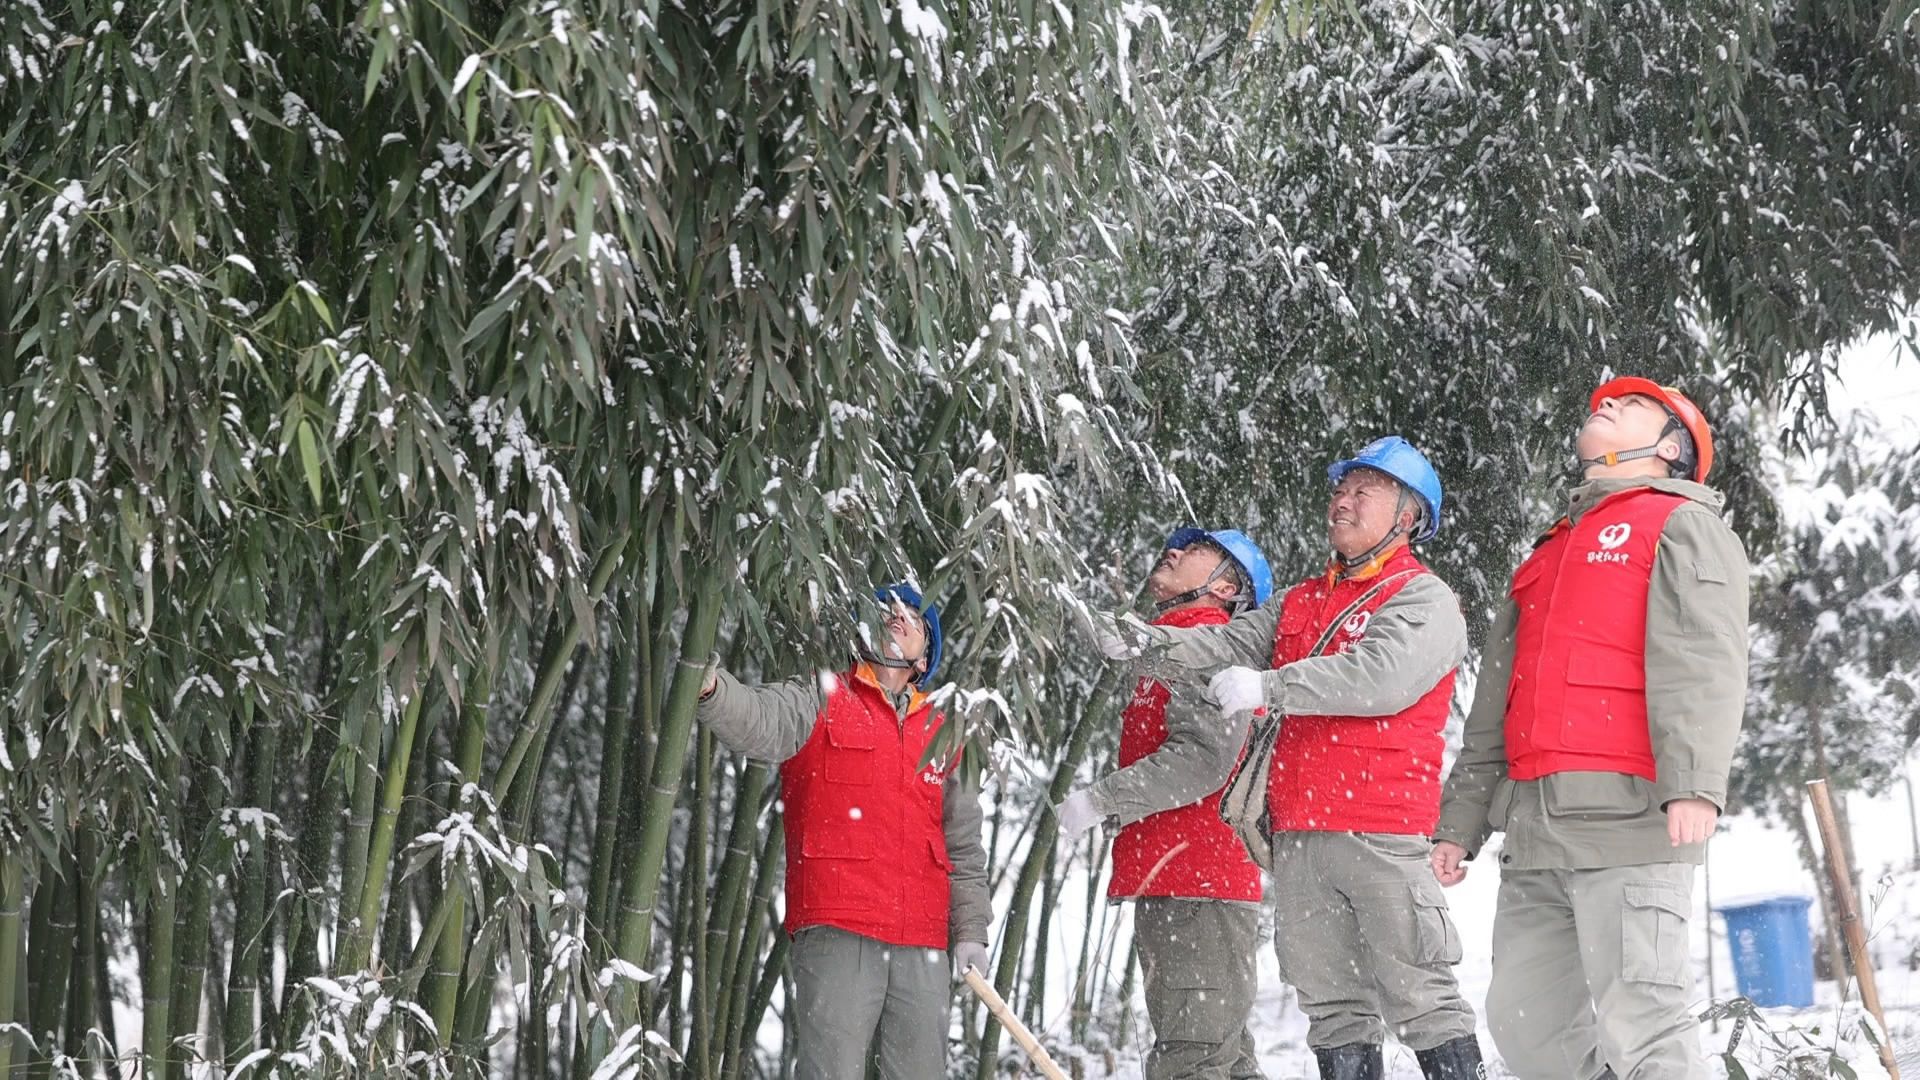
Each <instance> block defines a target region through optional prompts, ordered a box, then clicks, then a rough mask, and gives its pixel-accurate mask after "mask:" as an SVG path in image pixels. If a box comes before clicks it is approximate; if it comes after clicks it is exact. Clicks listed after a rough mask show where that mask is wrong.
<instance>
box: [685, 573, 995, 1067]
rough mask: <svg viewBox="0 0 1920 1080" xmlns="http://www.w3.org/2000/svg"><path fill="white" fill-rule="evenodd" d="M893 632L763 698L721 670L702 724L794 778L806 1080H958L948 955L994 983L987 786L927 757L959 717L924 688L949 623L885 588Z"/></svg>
mask: <svg viewBox="0 0 1920 1080" xmlns="http://www.w3.org/2000/svg"><path fill="white" fill-rule="evenodd" d="M875 596H876V598H877V599H878V600H879V601H881V602H882V603H883V604H885V605H887V610H886V613H885V630H886V636H885V639H884V640H883V641H881V642H880V643H878V644H877V646H875V647H872V648H869V647H866V646H865V645H863V646H862V647H861V648H860V649H859V650H858V653H859V655H858V657H857V658H856V659H855V661H854V662H853V664H852V666H851V667H850V668H849V669H848V670H846V671H844V672H841V673H838V674H825V673H822V674H819V675H805V676H801V677H799V678H796V679H793V680H790V681H788V682H784V683H780V684H777V685H773V686H763V687H749V686H745V685H743V684H741V683H740V682H739V681H738V680H736V679H735V678H734V677H733V676H731V675H729V674H727V673H726V672H725V671H721V670H719V669H717V668H716V669H714V670H713V671H711V672H710V673H709V674H708V676H707V681H706V684H705V685H704V686H703V687H702V689H701V693H700V706H699V710H698V712H697V714H696V715H697V716H698V718H699V720H700V722H701V723H703V724H705V725H706V726H707V728H708V729H709V730H710V731H712V732H713V734H714V736H715V737H716V738H718V739H719V740H720V741H721V742H722V743H725V744H726V745H727V746H729V747H731V748H732V749H734V750H736V751H738V752H740V753H742V754H745V755H747V756H748V757H751V758H757V759H759V760H761V761H769V762H777V763H778V764H779V765H780V798H781V801H782V802H783V803H784V804H785V807H786V809H785V813H784V819H785V828H786V840H787V880H786V931H787V933H788V934H790V935H792V938H793V946H792V951H791V953H790V954H789V955H790V962H791V964H792V965H793V981H794V1000H793V1002H792V1010H791V1012H790V1013H789V1014H788V1015H789V1016H790V1017H791V1018H792V1022H793V1023H794V1024H795V1025H796V1038H797V1042H798V1050H799V1054H798V1058H799V1060H798V1066H797V1069H796V1071H795V1075H796V1076H797V1077H799V1078H800V1080H863V1078H864V1077H865V1076H866V1074H867V1066H868V1063H869V1058H870V1056H871V1055H872V1053H873V1051H874V1048H875V1044H876V1043H877V1044H878V1045H877V1051H878V1059H879V1068H880V1075H881V1076H883V1077H885V1078H887V1080H919V1078H922V1077H939V1076H944V1075H946V1051H947V1007H948V1001H949V997H950V993H951V984H950V983H949V981H948V959H949V957H951V961H952V969H953V971H954V972H955V973H960V972H964V971H965V970H966V969H967V968H968V967H974V968H978V969H980V970H981V971H985V970H986V966H987V945H986V941H987V925H988V922H989V920H990V919H991V917H992V907H991V899H990V897H989V895H988V891H987V857H986V851H985V849H983V848H982V846H981V843H980V824H981V813H980V802H979V792H978V790H977V789H976V788H975V787H974V786H973V785H972V784H969V783H965V782H964V781H963V780H962V779H961V775H960V773H959V772H958V771H957V770H955V769H953V768H952V767H951V766H949V765H943V764H942V763H941V762H940V761H938V760H932V761H929V760H928V759H929V751H930V748H931V747H932V745H933V742H934V739H935V737H936V736H937V735H938V734H939V731H940V728H941V725H942V724H943V723H944V722H945V717H944V716H943V715H941V714H939V713H935V712H934V711H933V710H932V708H931V707H930V706H929V705H928V703H927V699H926V697H925V695H924V693H923V691H924V690H925V689H926V688H927V687H929V686H931V685H932V683H933V676H934V672H935V671H936V670H938V668H939V666H940V656H941V652H942V649H943V645H944V638H943V635H942V633H941V628H940V612H939V609H938V608H936V607H935V606H934V605H932V604H929V603H926V602H924V601H923V600H922V599H921V597H920V594H919V592H918V591H917V590H915V589H914V588H913V587H912V586H910V585H888V586H886V587H885V588H882V589H879V590H877V591H876V593H875Z"/></svg>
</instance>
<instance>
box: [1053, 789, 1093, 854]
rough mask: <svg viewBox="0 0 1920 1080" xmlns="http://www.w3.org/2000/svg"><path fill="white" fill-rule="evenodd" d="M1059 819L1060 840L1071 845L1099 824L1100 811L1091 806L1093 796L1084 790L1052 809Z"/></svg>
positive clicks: (1068, 797)
mask: <svg viewBox="0 0 1920 1080" xmlns="http://www.w3.org/2000/svg"><path fill="white" fill-rule="evenodd" d="M1053 812H1054V814H1055V815H1056V816H1057V817H1059V819H1060V839H1062V840H1064V841H1066V842H1067V843H1069V844H1071V843H1073V842H1074V841H1075V840H1078V839H1080V834H1082V833H1084V832H1086V831H1087V830H1088V829H1091V828H1093V827H1094V826H1095V825H1098V824H1100V818H1101V814H1100V811H1099V810H1097V809H1095V807H1094V805H1093V796H1091V795H1089V794H1087V793H1086V791H1085V790H1084V789H1082V790H1080V791H1076V792H1074V793H1073V794H1071V795H1069V796H1067V797H1066V799H1065V800H1063V801H1062V802H1061V803H1060V805H1059V806H1056V807H1054V808H1053Z"/></svg>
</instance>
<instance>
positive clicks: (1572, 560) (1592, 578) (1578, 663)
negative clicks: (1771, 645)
mask: <svg viewBox="0 0 1920 1080" xmlns="http://www.w3.org/2000/svg"><path fill="white" fill-rule="evenodd" d="M1686 501H1687V500H1686V499H1685V497H1683V496H1680V495H1672V494H1668V493H1666V492H1662V491H1655V490H1653V489H1652V488H1629V489H1627V490H1626V491H1622V492H1619V493H1618V494H1615V495H1610V496H1608V497H1607V498H1605V499H1602V500H1601V501H1600V502H1599V503H1598V504H1596V505H1595V506H1594V507H1593V509H1591V510H1589V511H1587V512H1586V513H1585V514H1584V515H1582V516H1581V518H1580V521H1579V523H1578V524H1569V523H1568V522H1567V521H1565V520H1562V521H1561V522H1559V523H1558V524H1556V525H1555V526H1554V527H1553V528H1552V529H1551V530H1550V531H1548V533H1547V534H1546V536H1545V537H1543V538H1542V539H1541V542H1540V544H1539V546H1538V547H1536V548H1534V549H1533V554H1532V555H1531V556H1529V557H1528V559H1527V561H1526V562H1523V563H1521V564H1520V569H1518V570H1516V571H1514V574H1513V587H1512V589H1511V590H1510V593H1511V595H1512V597H1513V603H1514V608H1515V610H1516V612H1517V613H1518V616H1519V617H1518V621H1517V622H1516V623H1515V624H1514V640H1513V675H1512V677H1511V678H1510V679H1509V680H1508V682H1507V717H1506V737H1507V774H1508V775H1509V776H1511V777H1513V778H1514V779H1515V780H1538V779H1539V778H1541V777H1543V776H1549V775H1551V774H1553V773H1560V772H1613V773H1626V774H1628V775H1631V776H1638V777H1640V778H1641V779H1643V780H1653V779H1654V762H1653V740H1652V736H1651V734H1650V733H1649V731H1648V729H1647V665H1646V660H1647V653H1646V645H1647V586H1648V584H1649V582H1651V581H1652V578H1653V557H1654V551H1655V549H1656V548H1658V547H1659V544H1660V533H1661V530H1663V529H1665V528H1666V525H1667V518H1668V517H1670V516H1672V514H1673V512H1674V510H1675V509H1677V508H1678V507H1679V506H1680V505H1681V504H1682V503H1684V502H1686Z"/></svg>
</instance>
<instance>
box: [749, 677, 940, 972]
mask: <svg viewBox="0 0 1920 1080" xmlns="http://www.w3.org/2000/svg"><path fill="white" fill-rule="evenodd" d="M944 720H945V718H944V717H943V716H938V715H935V714H934V713H933V710H932V709H931V708H929V707H928V706H926V705H925V704H924V703H918V707H917V708H915V709H914V710H913V711H911V712H910V713H908V715H907V717H906V720H905V721H904V722H902V721H899V720H897V719H895V714H894V711H893V706H892V705H891V704H889V703H888V701H887V698H886V694H885V693H883V692H882V691H881V690H879V689H878V688H877V687H875V686H873V685H872V684H871V683H869V682H867V681H865V680H864V679H863V678H861V677H860V676H859V675H858V674H845V675H841V676H839V678H838V683H837V685H836V686H835V687H834V689H833V691H832V692H831V693H829V694H828V695H827V703H826V707H825V708H823V709H822V710H821V712H820V718H819V720H818V721H817V722H816V723H815V724H814V725H813V734H812V736H811V737H809V738H808V739H807V742H806V745H804V746H802V747H801V748H800V752H799V753H797V754H795V755H794V756H792V757H790V758H788V759H787V760H786V763H785V764H783V765H781V766H780V798H781V800H782V801H783V802H784V803H785V804H786V811H785V818H786V830H787V918H786V929H787V933H789V934H791V933H794V932H796V931H799V930H802V929H805V928H806V927H809V926H834V927H838V928H840V929H842V930H846V931H848V932H850V933H855V934H859V935H861V936H863V937H870V938H874V939H876V940H879V941H884V942H887V943H889V944H892V945H921V946H925V947H927V948H929V949H945V948H946V947H947V895H948V888H949V875H950V874H951V872H952V870H953V864H952V863H951V862H949V861H948V860H947V837H946V832H945V830H944V829H943V828H942V823H941V810H942V792H943V790H944V787H945V783H946V772H945V770H943V769H941V768H940V767H939V766H938V765H936V764H928V765H922V764H921V763H920V762H921V759H922V758H924V757H925V756H926V753H927V747H928V746H929V745H931V744H932V742H933V737H934V735H935V734H936V733H938V732H939V730H940V725H941V724H942V723H943V722H944Z"/></svg>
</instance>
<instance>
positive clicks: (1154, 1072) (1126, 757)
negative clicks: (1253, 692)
mask: <svg viewBox="0 0 1920 1080" xmlns="http://www.w3.org/2000/svg"><path fill="white" fill-rule="evenodd" d="M1147 592H1148V593H1149V594H1150V595H1151V596H1152V598H1153V600H1154V620H1153V624H1154V625H1155V626H1171V627H1189V626H1217V625H1219V624H1221V623H1224V622H1226V621H1228V620H1229V619H1231V618H1232V617H1233V615H1234V613H1236V612H1239V611H1249V610H1252V609H1254V608H1257V607H1259V606H1260V605H1261V604H1263V603H1265V602H1266V600H1267V597H1268V596H1269V595H1270V594H1271V593H1272V592H1273V571H1272V570H1271V569H1269V568H1268V566H1267V559H1266V556H1265V555H1263V554H1262V553H1261V551H1260V548H1259V546H1258V545H1256V544H1255V543H1254V542H1253V541H1252V540H1250V539H1248V538H1247V536H1246V534H1245V533H1242V532H1239V531H1238V530H1235V529H1218V530H1214V531H1211V532H1209V531H1207V530H1204V529H1193V528H1187V529H1179V530H1177V531H1175V532H1174V533H1173V535H1172V536H1169V537H1168V538H1167V542H1166V545H1165V547H1164V548H1163V549H1162V551H1161V554H1160V558H1159V560H1158V561H1157V562H1156V563H1155V564H1154V568H1153V571H1152V573H1151V574H1149V575H1148V577H1147ZM1199 690H1200V688H1199V687H1196V686H1193V685H1192V684H1178V683H1176V684H1175V685H1174V686H1169V685H1168V684H1166V683H1164V682H1161V681H1159V680H1156V679H1154V678H1152V677H1150V676H1144V675H1143V676H1141V677H1140V679H1139V681H1138V682H1137V683H1136V684H1135V685H1134V690H1133V699H1132V700H1131V701H1130V702H1129V703H1128V704H1127V707H1126V708H1125V709H1124V710H1123V711H1122V712H1121V714H1120V767H1119V768H1118V769H1116V770H1115V771H1113V772H1111V773H1108V774H1107V775H1106V776H1104V777H1102V778H1101V779H1100V780H1099V781H1097V782H1095V783H1094V784H1091V785H1089V786H1088V787H1085V788H1082V789H1080V790H1079V791H1076V792H1074V793H1073V794H1071V795H1069V796H1067V798H1066V800H1065V801H1064V802H1062V803H1061V804H1060V831H1061V835H1062V837H1063V838H1064V839H1065V840H1067V841H1068V842H1071V841H1072V840H1073V838H1074V837H1075V836H1078V835H1079V834H1080V833H1082V832H1085V831H1086V830H1087V829H1088V828H1091V827H1092V826H1093V824H1094V823H1095V822H1097V821H1099V820H1101V819H1103V818H1112V819H1114V821H1115V822H1117V823H1118V824H1119V825H1121V826H1122V828H1121V829H1120V832H1119V835H1117V836H1115V837H1114V841H1113V875H1112V877H1111V878H1110V879H1109V881H1108V885H1107V897H1108V899H1109V900H1110V901H1111V902H1113V903H1122V902H1125V901H1129V900H1131V901H1134V917H1133V937H1134V943H1135V945H1136V946H1137V947H1138V948H1139V952H1140V970H1141V972H1142V974H1143V975H1144V976H1145V990H1146V999H1147V1018H1148V1019H1149V1020H1150V1021H1152V1023H1153V1047H1152V1049H1151V1050H1149V1051H1148V1053H1147V1060H1146V1069H1145V1077H1146V1080H1249V1078H1253V1080H1257V1078H1259V1077H1261V1076H1262V1075H1263V1074H1262V1073H1261V1071H1260V1063H1259V1060H1258V1058H1257V1057H1256V1056H1255V1054H1254V1045H1253V1033H1252V1032H1250V1031H1249V1030H1248V1029H1247V1016H1248V1013H1250V1012H1251V1011H1252V1009H1253V995H1254V990H1255V989H1256V987H1257V982H1256V977H1255V970H1254V956H1255V955H1256V953H1257V952H1258V950H1259V947H1260V901H1261V890H1260V867H1259V866H1258V865H1257V864H1256V863H1254V861H1253V860H1252V859H1250V858H1248V857H1247V852H1246V849H1245V848H1244V847H1242V846H1241V844H1240V838H1239V837H1238V836H1236V835H1235V834H1234V831H1233V829H1232V828H1231V827H1229V826H1228V825H1227V824H1226V823H1225V822H1223V821H1221V820H1220V786H1221V785H1222V784H1224V783H1225V782H1226V780H1227V775H1228V774H1229V773H1230V772H1232V770H1233V765H1234V762H1235V761H1237V760H1238V759H1239V756H1240V750H1241V747H1242V746H1244V745H1245V743H1246V739H1247V723H1246V717H1244V716H1239V715H1236V716H1231V717H1223V716H1221V715H1220V713H1219V710H1217V709H1215V708H1214V707H1213V706H1212V705H1211V704H1209V703H1208V702H1207V701H1206V700H1204V698H1203V697H1202V696H1201V694H1200V693H1199Z"/></svg>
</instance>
